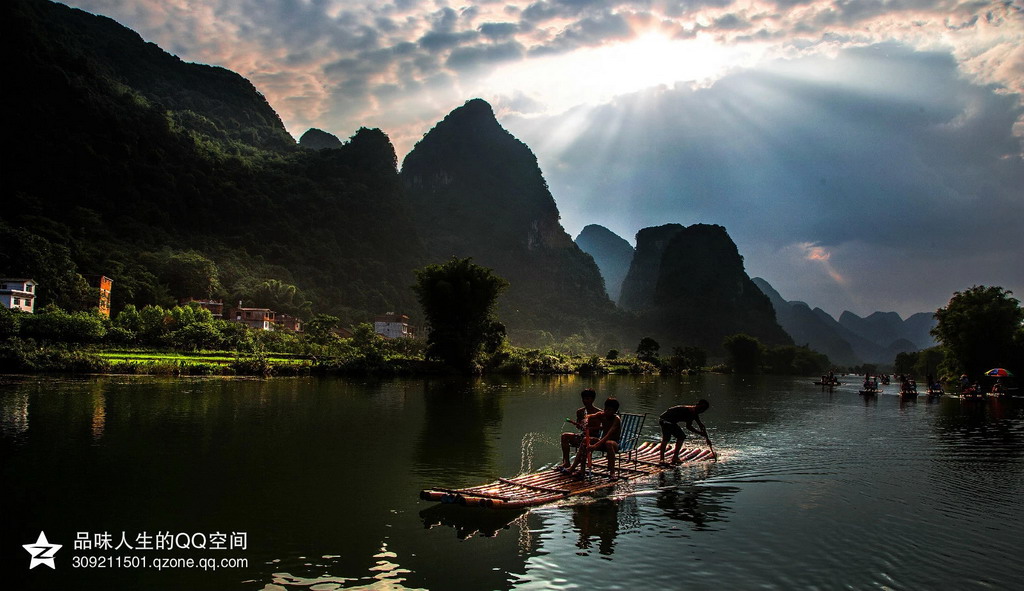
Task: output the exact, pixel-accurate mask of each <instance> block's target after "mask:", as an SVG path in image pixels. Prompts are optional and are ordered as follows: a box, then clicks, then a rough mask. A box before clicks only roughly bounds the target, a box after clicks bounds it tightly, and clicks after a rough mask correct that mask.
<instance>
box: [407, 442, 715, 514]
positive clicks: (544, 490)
mask: <svg viewBox="0 0 1024 591" xmlns="http://www.w3.org/2000/svg"><path fill="white" fill-rule="evenodd" d="M659 447H660V444H659V443H655V442H651V441H645V442H644V443H641V444H640V446H639V447H637V449H636V451H635V452H634V453H633V454H632V456H630V457H626V456H625V455H624V454H623V455H620V456H619V457H617V458H616V463H615V472H616V473H617V474H616V476H617V478H616V479H614V480H613V479H610V478H609V477H608V466H607V462H606V461H605V460H604V458H600V459H597V458H595V459H594V465H593V469H592V470H591V471H590V473H589V474H588V475H587V476H586V477H585V478H582V479H577V478H574V477H573V476H571V475H569V474H566V473H564V472H560V471H557V470H553V469H547V470H542V471H540V472H534V473H532V474H524V475H522V476H516V477H515V478H499V479H498V480H496V481H494V482H492V483H490V484H482V485H479V486H471V487H468V488H459V489H446V488H431V489H427V490H423V491H420V498H421V499H423V500H424V501H438V502H441V503H458V504H460V505H466V506H468V507H492V508H495V509H515V508H520V507H531V506H534V505H543V504H545V503H551V502H554V501H558V500H560V499H564V498H566V497H571V496H574V495H580V494H585V493H589V492H593V491H595V490H599V489H602V488H608V487H611V486H615V485H616V484H619V483H620V482H624V481H627V480H635V479H637V478H644V477H647V476H653V475H655V474H660V473H662V472H665V471H666V470H671V469H672V468H674V467H675V466H670V465H662V464H659V463H658V448H659ZM666 455H671V449H669V453H668V454H666ZM714 457H715V453H714V452H713V451H711V450H710V449H702V448H683V449H682V450H680V452H679V459H680V461H681V462H682V463H684V464H685V463H688V462H697V461H701V460H710V459H713V458H714Z"/></svg>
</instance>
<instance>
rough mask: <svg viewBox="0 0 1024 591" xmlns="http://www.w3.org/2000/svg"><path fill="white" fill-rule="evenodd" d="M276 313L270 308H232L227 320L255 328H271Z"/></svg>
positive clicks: (272, 327)
mask: <svg viewBox="0 0 1024 591" xmlns="http://www.w3.org/2000/svg"><path fill="white" fill-rule="evenodd" d="M276 317H277V315H276V314H275V313H274V311H273V310H271V309H270V308H243V307H241V304H239V307H237V308H232V309H231V311H230V312H229V313H228V320H230V321H231V322H238V323H241V324H244V325H246V326H248V327H249V328H255V329H256V330H273V329H274V324H275V320H276Z"/></svg>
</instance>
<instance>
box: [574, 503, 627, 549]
mask: <svg viewBox="0 0 1024 591" xmlns="http://www.w3.org/2000/svg"><path fill="white" fill-rule="evenodd" d="M623 504H625V505H627V506H629V505H632V512H633V514H634V515H635V514H636V501H635V500H634V499H626V500H624V501H613V500H611V499H608V498H604V499H598V500H597V501H594V502H592V503H583V504H579V505H573V506H572V524H573V527H574V528H575V530H576V532H577V533H578V534H579V537H578V539H577V540H576V547H577V548H579V549H580V552H579V553H578V554H580V555H581V556H586V555H587V554H589V553H590V552H589V551H590V550H591V548H593V547H594V543H595V542H596V543H597V551H598V553H599V554H601V555H604V556H610V555H611V554H612V552H614V550H615V536H616V535H618V533H619V511H620V508H621V507H620V505H623Z"/></svg>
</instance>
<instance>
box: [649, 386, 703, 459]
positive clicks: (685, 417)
mask: <svg viewBox="0 0 1024 591" xmlns="http://www.w3.org/2000/svg"><path fill="white" fill-rule="evenodd" d="M710 406H711V403H709V402H708V401H707V400H704V399H701V400H698V401H697V404H691V405H679V406H673V407H672V408H670V409H668V410H666V411H665V412H663V413H661V416H660V417H658V424H659V425H660V426H661V448H660V449H659V454H658V461H659V462H660V463H662V464H664V463H665V450H666V449H667V448H668V440H669V439H670V438H672V437H675V438H676V447H675V450H674V451H673V452H672V463H673V464H678V463H679V450H680V449H681V448H682V447H683V440H684V439H686V433H685V432H684V431H683V429H682V427H680V426H679V423H680V422H682V421H686V428H687V429H689V430H690V431H693V432H694V433H696V434H697V435H703V436H704V437H705V438H707V436H708V430H707V428H705V427H704V423H702V422H700V414H701V413H702V412H704V411H706V410H707V409H708V407H710ZM695 421H696V423H697V426H699V427H700V429H695V428H694V427H693V423H694V422H695Z"/></svg>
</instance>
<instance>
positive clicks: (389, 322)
mask: <svg viewBox="0 0 1024 591" xmlns="http://www.w3.org/2000/svg"><path fill="white" fill-rule="evenodd" d="M373 331H374V332H376V333H377V334H379V335H383V336H385V337H387V338H389V339H401V338H412V337H415V336H416V328H415V327H413V326H410V325H409V317H408V316H407V315H405V314H396V313H394V312H388V313H387V314H381V315H379V316H376V317H374V319H373Z"/></svg>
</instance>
